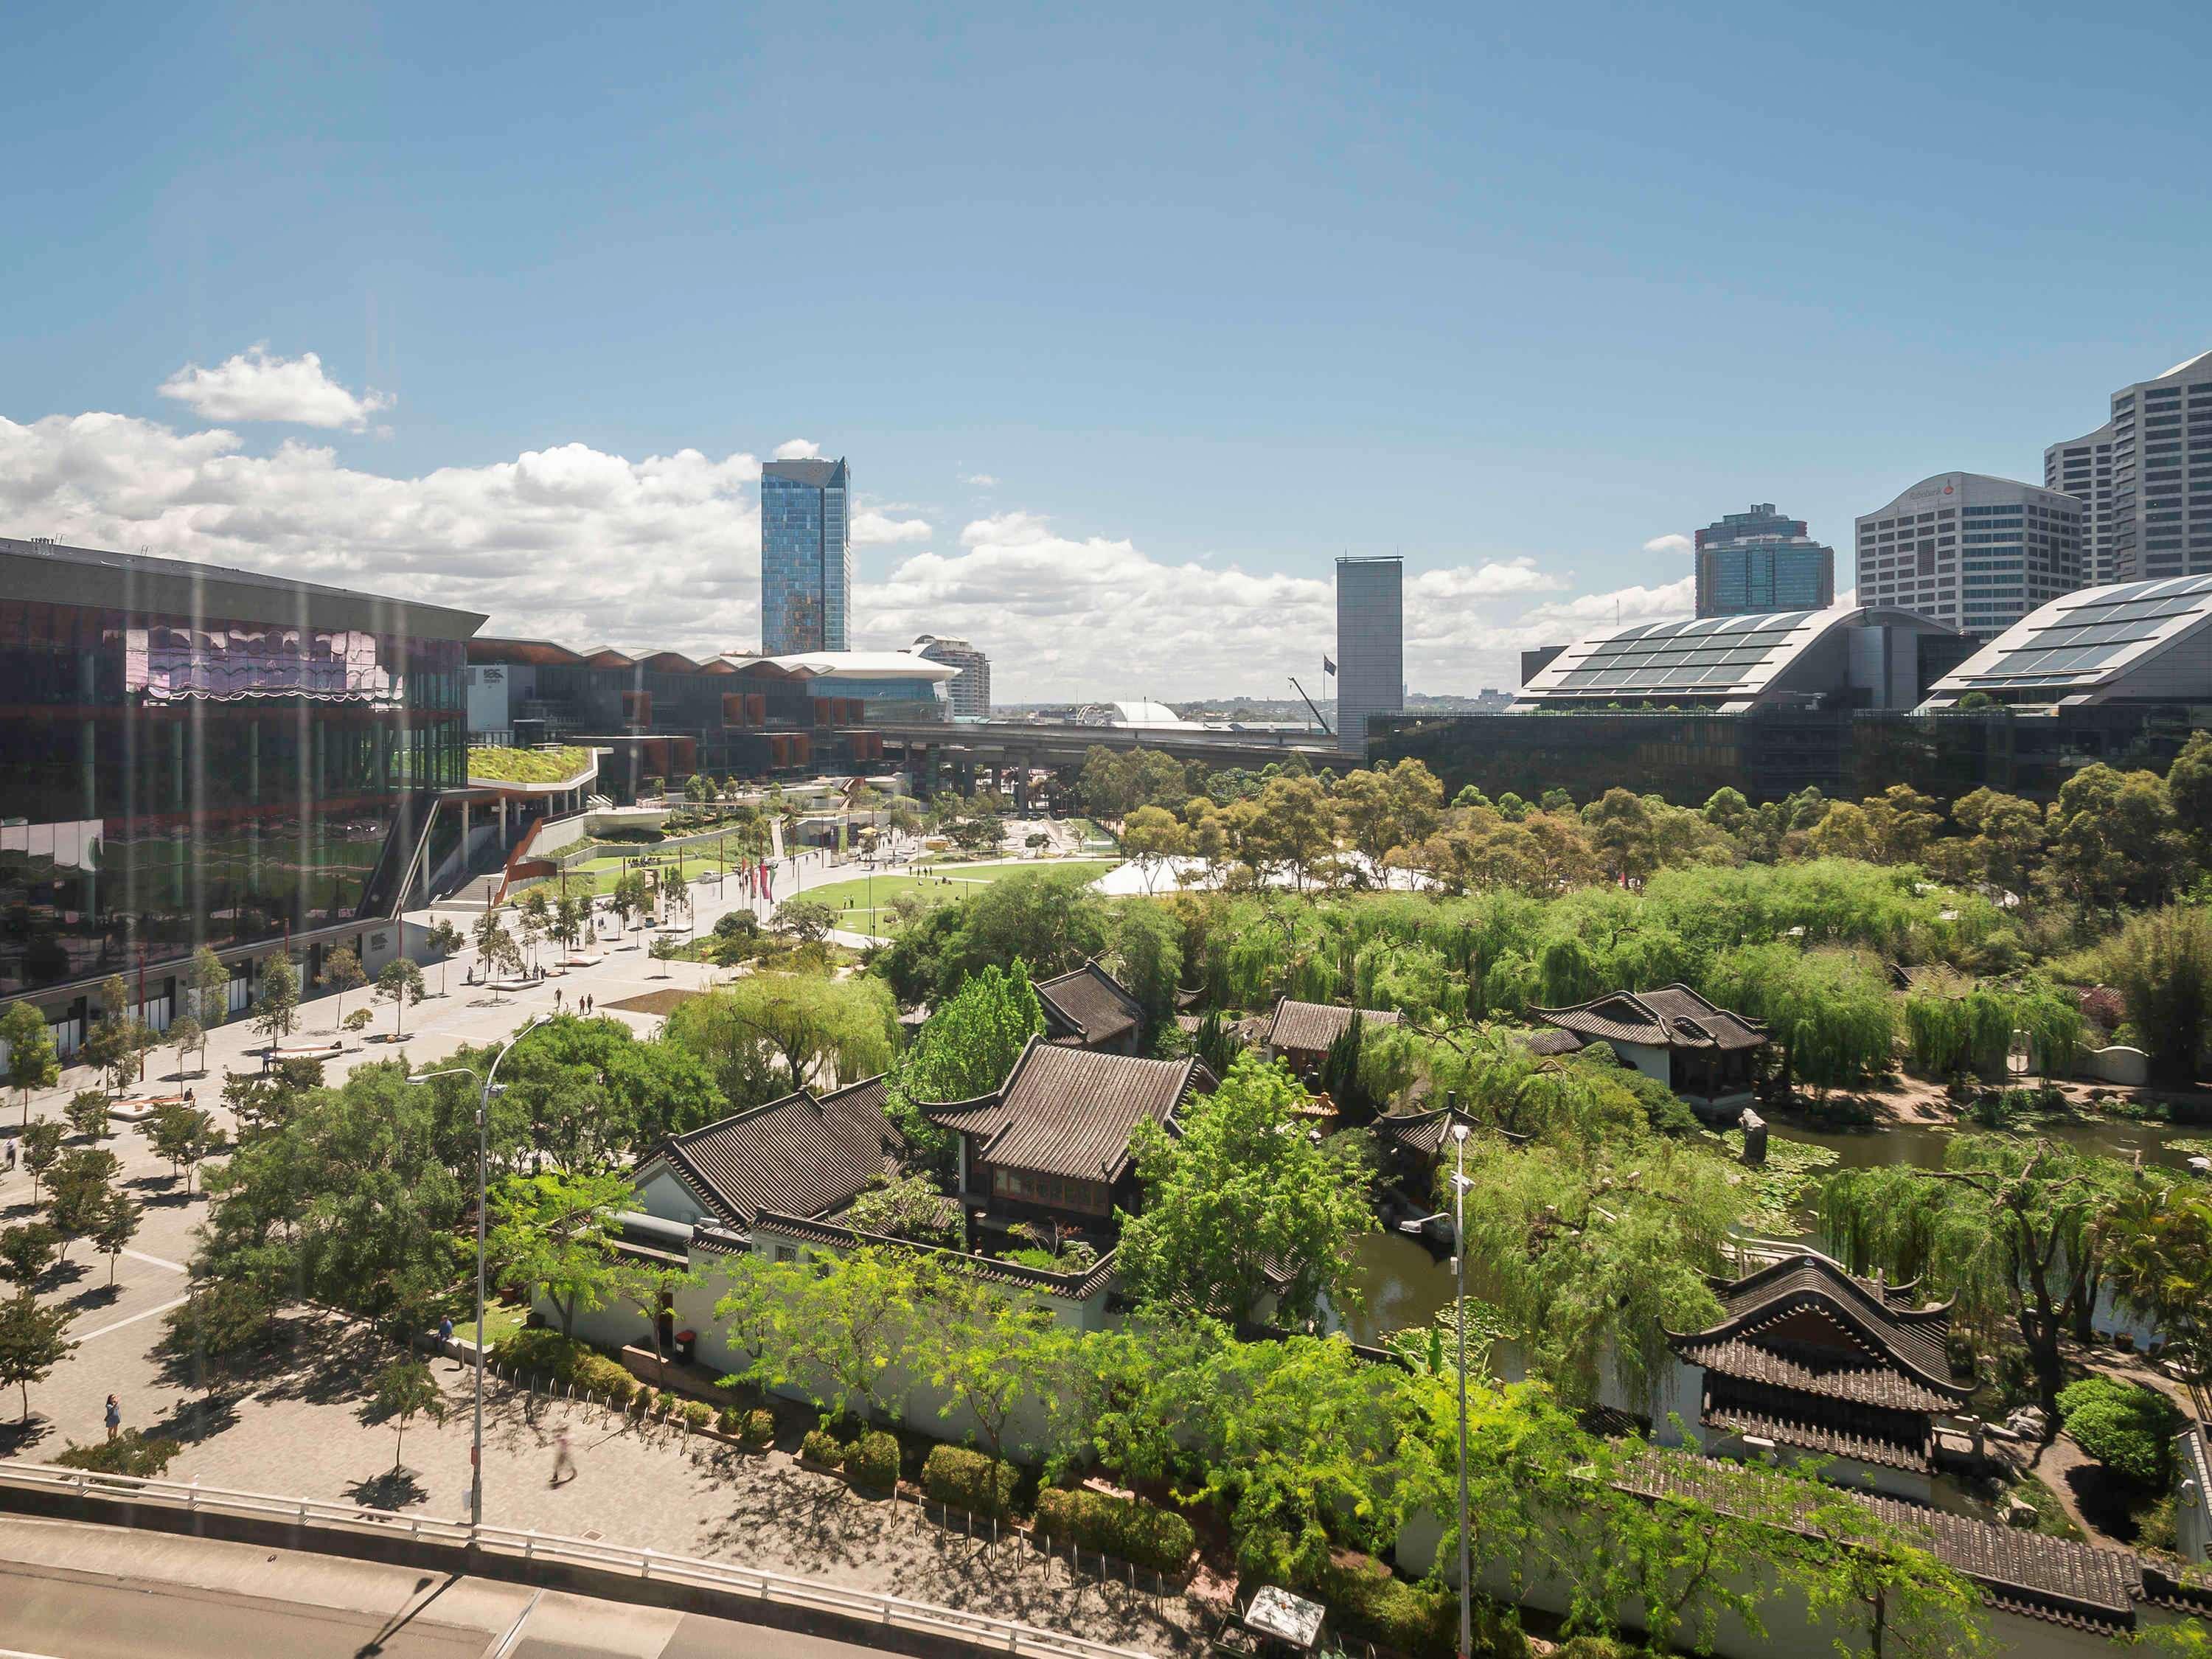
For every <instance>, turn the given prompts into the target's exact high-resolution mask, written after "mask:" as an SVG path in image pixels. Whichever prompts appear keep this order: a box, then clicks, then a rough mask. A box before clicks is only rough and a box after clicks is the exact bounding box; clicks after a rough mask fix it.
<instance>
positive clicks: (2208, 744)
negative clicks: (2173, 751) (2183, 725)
mask: <svg viewBox="0 0 2212 1659" xmlns="http://www.w3.org/2000/svg"><path fill="white" fill-rule="evenodd" d="M2166 799H2167V800H2168V801H2169V802H2170V803H2171V804H2172V807H2173V821H2174V823H2175V824H2176V826H2177V827H2179V829H2180V831H2181V833H2182V834H2183V835H2184V836H2187V837H2188V838H2189V845H2190V848H2191V850H2192V851H2193V852H2194V853H2195V854H2196V855H2197V862H2198V863H2199V864H2202V865H2205V866H2212V732H2204V731H2201V730H2200V731H2196V732H2191V733H2190V734H2189V741H2188V742H2186V743H2185V744H2182V745H2181V752H2180V753H2179V754H2178V755H2176V756H2175V757H2173V763H2172V765H2171V766H2169V767H2167V768H2166Z"/></svg>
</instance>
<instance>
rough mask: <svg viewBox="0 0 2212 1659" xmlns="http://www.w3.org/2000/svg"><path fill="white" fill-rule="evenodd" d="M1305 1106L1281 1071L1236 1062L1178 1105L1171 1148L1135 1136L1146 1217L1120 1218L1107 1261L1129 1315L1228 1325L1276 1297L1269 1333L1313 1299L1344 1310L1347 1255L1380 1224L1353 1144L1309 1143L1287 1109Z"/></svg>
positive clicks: (1157, 1138)
mask: <svg viewBox="0 0 2212 1659" xmlns="http://www.w3.org/2000/svg"><path fill="white" fill-rule="evenodd" d="M1310 1098H1311V1097H1310V1096H1309V1095H1308V1094H1307V1093H1306V1091H1304V1089H1303V1088H1301V1087H1299V1085H1298V1084H1297V1080H1296V1079H1294V1078H1292V1077H1291V1074H1290V1073H1289V1071H1288V1070H1286V1069H1285V1067H1284V1066H1281V1065H1279V1064H1272V1063H1269V1062H1267V1061H1265V1060H1261V1059H1260V1058H1259V1056H1258V1055H1256V1054H1250V1053H1246V1054H1239V1055H1238V1056H1237V1061H1236V1063H1235V1064H1234V1065H1233V1066H1231V1067H1230V1071H1229V1075H1228V1077H1227V1078H1225V1079H1223V1080H1222V1083H1221V1085H1220V1087H1219V1088H1218V1089H1216V1090H1215V1091H1213V1093H1212V1094H1211V1095H1205V1096H1200V1097H1198V1098H1196V1099H1194V1100H1192V1101H1190V1102H1188V1103H1186V1104H1185V1105H1184V1106H1183V1108H1182V1109H1181V1112H1180V1114H1179V1115H1180V1118H1181V1121H1182V1134H1181V1136H1180V1137H1179V1138H1177V1137H1174V1136H1170V1135H1169V1134H1168V1133H1166V1132H1165V1131H1164V1130H1163V1129H1162V1128H1160V1127H1159V1126H1158V1124H1155V1123H1152V1122H1151V1121H1149V1120H1148V1121H1145V1122H1142V1123H1139V1125H1138V1126H1137V1130H1136V1133H1135V1134H1134V1135H1133V1136H1132V1138H1131V1141H1130V1148H1131V1151H1132V1152H1133V1153H1134V1154H1135V1157H1136V1164H1137V1173H1138V1176H1139V1179H1140V1180H1141V1181H1142V1182H1143V1183H1144V1189H1145V1204H1144V1210H1143V1212H1142V1213H1141V1214H1139V1215H1137V1216H1133V1217H1125V1218H1123V1220H1122V1224H1121V1250H1120V1253H1119V1255H1118V1257H1117V1258H1116V1259H1117V1261H1118V1262H1119V1264H1120V1273H1121V1282H1122V1285H1123V1286H1124V1287H1125V1288H1126V1289H1127V1291H1128V1292H1129V1294H1130V1296H1131V1297H1132V1299H1133V1300H1134V1301H1135V1302H1136V1303H1137V1304H1139V1306H1144V1305H1146V1304H1154V1305H1162V1306H1166V1307H1172V1308H1180V1309H1184V1310H1189V1311H1192V1312H1194V1313H1200V1314H1204V1315H1206V1316H1210V1317H1212V1318H1217V1319H1221V1320H1225V1321H1228V1322H1237V1321H1239V1320H1244V1319H1249V1318H1252V1317H1254V1316H1255V1314H1256V1313H1257V1311H1258V1310H1259V1308H1260V1306H1261V1302H1262V1301H1263V1299H1264V1298H1265V1297H1267V1296H1269V1295H1270V1294H1271V1293H1272V1294H1273V1296H1274V1297H1275V1304H1276V1317H1277V1320H1278V1322H1281V1323H1284V1324H1286V1325H1290V1326H1291V1327H1293V1328H1295V1327H1297V1326H1298V1325H1302V1324H1304V1322H1306V1321H1308V1320H1310V1319H1312V1318H1314V1317H1315V1316H1316V1315H1317V1313H1318V1312H1319V1310H1320V1305H1321V1303H1322V1298H1323V1297H1326V1298H1327V1299H1328V1302H1329V1303H1330V1304H1331V1305H1333V1306H1334V1307H1336V1308H1338V1309H1340V1310H1341V1309H1344V1308H1346V1307H1348V1306H1350V1305H1352V1303H1353V1302H1354V1300H1355V1296H1354V1292H1353V1288H1352V1262H1351V1255H1350V1251H1349V1249H1348V1248H1347V1247H1348V1245H1349V1243H1350V1242H1351V1240H1352V1238H1354V1237H1357V1236H1358V1234H1360V1233H1363V1232H1370V1231H1374V1229H1375V1226H1376V1222H1375V1215H1374V1209H1373V1206H1371V1205H1370V1203H1369V1202H1368V1198H1367V1170H1366V1168H1365V1166H1364V1164H1363V1163H1362V1162H1361V1160H1360V1157H1359V1154H1358V1151H1357V1147H1358V1141H1357V1139H1355V1138H1352V1137H1349V1136H1340V1137H1337V1138H1335V1139H1331V1140H1329V1141H1328V1142H1327V1143H1325V1144H1324V1145H1322V1146H1315V1145H1314V1144H1313V1143H1312V1142H1311V1141H1310V1140H1309V1139H1307V1138H1306V1134H1305V1126H1304V1121H1303V1120H1302V1119H1301V1118H1300V1117H1299V1116H1298V1115H1297V1109H1299V1108H1300V1107H1303V1106H1304V1105H1306V1104H1307V1103H1309V1102H1310Z"/></svg>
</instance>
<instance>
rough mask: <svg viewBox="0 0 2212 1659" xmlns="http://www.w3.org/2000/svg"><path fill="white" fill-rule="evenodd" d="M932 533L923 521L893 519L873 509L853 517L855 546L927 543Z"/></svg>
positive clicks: (864, 510) (867, 509) (866, 509)
mask: <svg viewBox="0 0 2212 1659" xmlns="http://www.w3.org/2000/svg"><path fill="white" fill-rule="evenodd" d="M932 533H933V532H931V530H930V527H929V526H928V524H927V521H926V520H921V519H893V518H889V517H886V516H885V515H884V514H883V513H878V512H876V511H874V510H873V509H872V508H863V509H862V510H861V511H860V512H858V513H854V515H853V545H854V546H855V547H891V546H896V544H899V543H901V542H926V541H927V540H928V539H929V538H930V536H931V535H932Z"/></svg>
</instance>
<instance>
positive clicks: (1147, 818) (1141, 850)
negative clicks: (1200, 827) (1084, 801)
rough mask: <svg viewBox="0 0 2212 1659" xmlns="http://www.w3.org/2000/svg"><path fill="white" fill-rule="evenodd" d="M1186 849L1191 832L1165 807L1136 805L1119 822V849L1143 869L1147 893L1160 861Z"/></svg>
mask: <svg viewBox="0 0 2212 1659" xmlns="http://www.w3.org/2000/svg"><path fill="white" fill-rule="evenodd" d="M1189 850H1190V832H1189V831H1188V829H1185V828H1184V827H1183V825H1182V823H1181V822H1180V821H1179V820H1178V819H1177V818H1176V816H1175V814H1174V813H1172V812H1170V811H1167V810H1166V809H1165V808H1164V807H1159V806H1139V808H1137V810H1136V811H1133V812H1132V813H1130V814H1129V816H1128V817H1126V818H1124V819H1123V820H1122V821H1121V851H1122V853H1123V854H1124V855H1125V856H1127V858H1129V859H1131V860H1133V861H1134V862H1135V864H1136V866H1137V868H1138V869H1139V871H1141V872H1143V873H1144V877H1145V890H1146V892H1148V893H1149V892H1151V891H1152V881H1153V878H1155V877H1156V876H1157V875H1158V872H1159V866H1160V863H1161V861H1162V860H1166V859H1170V858H1176V857H1180V856H1182V854H1186V853H1188V852H1189Z"/></svg>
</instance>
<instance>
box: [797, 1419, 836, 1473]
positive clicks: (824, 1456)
mask: <svg viewBox="0 0 2212 1659" xmlns="http://www.w3.org/2000/svg"><path fill="white" fill-rule="evenodd" d="M799 1455H800V1456H801V1457H804V1458H805V1459H806V1460H807V1461H808V1462H811V1463H822V1464H826V1465H827V1466H828V1467H829V1468H833V1469H842V1468H844V1467H845V1443H844V1442H843V1441H842V1440H840V1439H838V1437H836V1435H834V1434H832V1433H830V1432H829V1430H827V1429H809V1430H807V1431H806V1438H805V1439H804V1440H802V1441H800V1442H799Z"/></svg>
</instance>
